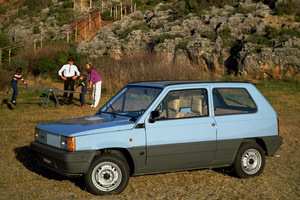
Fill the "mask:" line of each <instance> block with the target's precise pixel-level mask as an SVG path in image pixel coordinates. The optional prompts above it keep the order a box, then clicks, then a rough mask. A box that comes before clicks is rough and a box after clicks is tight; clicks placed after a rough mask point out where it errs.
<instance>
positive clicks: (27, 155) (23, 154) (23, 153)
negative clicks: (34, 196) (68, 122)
mask: <svg viewBox="0 0 300 200" xmlns="http://www.w3.org/2000/svg"><path fill="white" fill-rule="evenodd" d="M14 152H15V154H16V159H17V160H18V161H19V162H20V163H22V164H23V166H24V167H26V169H28V170H29V171H31V172H34V173H36V174H39V175H41V176H43V177H45V178H47V179H50V180H56V181H63V180H69V181H71V182H73V183H74V184H75V185H76V186H77V187H79V188H80V189H81V190H86V188H85V184H84V180H83V178H82V177H77V178H71V177H65V176H61V175H59V174H56V173H54V172H52V171H51V170H49V169H46V168H44V167H42V166H40V165H39V164H38V161H37V160H36V159H35V158H34V156H33V152H32V151H31V149H30V147H29V146H24V147H18V148H15V149H14Z"/></svg>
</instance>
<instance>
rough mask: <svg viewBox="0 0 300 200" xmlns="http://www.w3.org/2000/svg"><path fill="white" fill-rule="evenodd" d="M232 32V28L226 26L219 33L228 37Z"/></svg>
mask: <svg viewBox="0 0 300 200" xmlns="http://www.w3.org/2000/svg"><path fill="white" fill-rule="evenodd" d="M230 34H231V30H230V28H224V29H223V30H221V31H220V32H219V35H220V36H221V37H226V38H229V37H230Z"/></svg>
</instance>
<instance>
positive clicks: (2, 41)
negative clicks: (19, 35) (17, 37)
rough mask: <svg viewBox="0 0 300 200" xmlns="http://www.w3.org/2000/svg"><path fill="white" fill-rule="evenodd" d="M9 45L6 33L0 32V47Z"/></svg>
mask: <svg viewBox="0 0 300 200" xmlns="http://www.w3.org/2000/svg"><path fill="white" fill-rule="evenodd" d="M8 45H9V38H8V37H7V36H6V35H3V34H0V47H6V46H8Z"/></svg>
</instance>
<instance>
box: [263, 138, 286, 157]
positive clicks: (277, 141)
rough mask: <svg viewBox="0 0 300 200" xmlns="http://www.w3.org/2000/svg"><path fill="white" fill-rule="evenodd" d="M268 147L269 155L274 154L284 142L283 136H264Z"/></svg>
mask: <svg viewBox="0 0 300 200" xmlns="http://www.w3.org/2000/svg"><path fill="white" fill-rule="evenodd" d="M262 139H263V141H264V142H265V145H266V148H267V156H273V155H274V154H275V153H276V151H277V150H278V149H279V147H280V146H281V144H282V140H283V138H282V137H281V136H279V135H275V136H269V137H262Z"/></svg>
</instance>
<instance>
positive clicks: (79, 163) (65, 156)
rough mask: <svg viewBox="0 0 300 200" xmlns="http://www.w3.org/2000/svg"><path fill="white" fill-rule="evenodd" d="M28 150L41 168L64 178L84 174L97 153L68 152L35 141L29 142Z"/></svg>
mask: <svg viewBox="0 0 300 200" xmlns="http://www.w3.org/2000/svg"><path fill="white" fill-rule="evenodd" d="M30 149H31V150H32V152H33V155H34V157H35V158H36V159H37V161H38V162H39V163H40V164H41V165H42V166H44V167H46V168H48V169H51V170H52V171H54V172H56V173H58V174H61V175H64V176H81V175H82V174H85V173H86V172H87V170H88V168H89V166H90V164H91V162H92V160H93V158H94V156H95V155H96V153H97V152H96V151H74V152H68V151H64V150H60V149H57V148H54V147H51V146H48V145H45V144H41V143H39V142H36V141H34V142H31V144H30Z"/></svg>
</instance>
